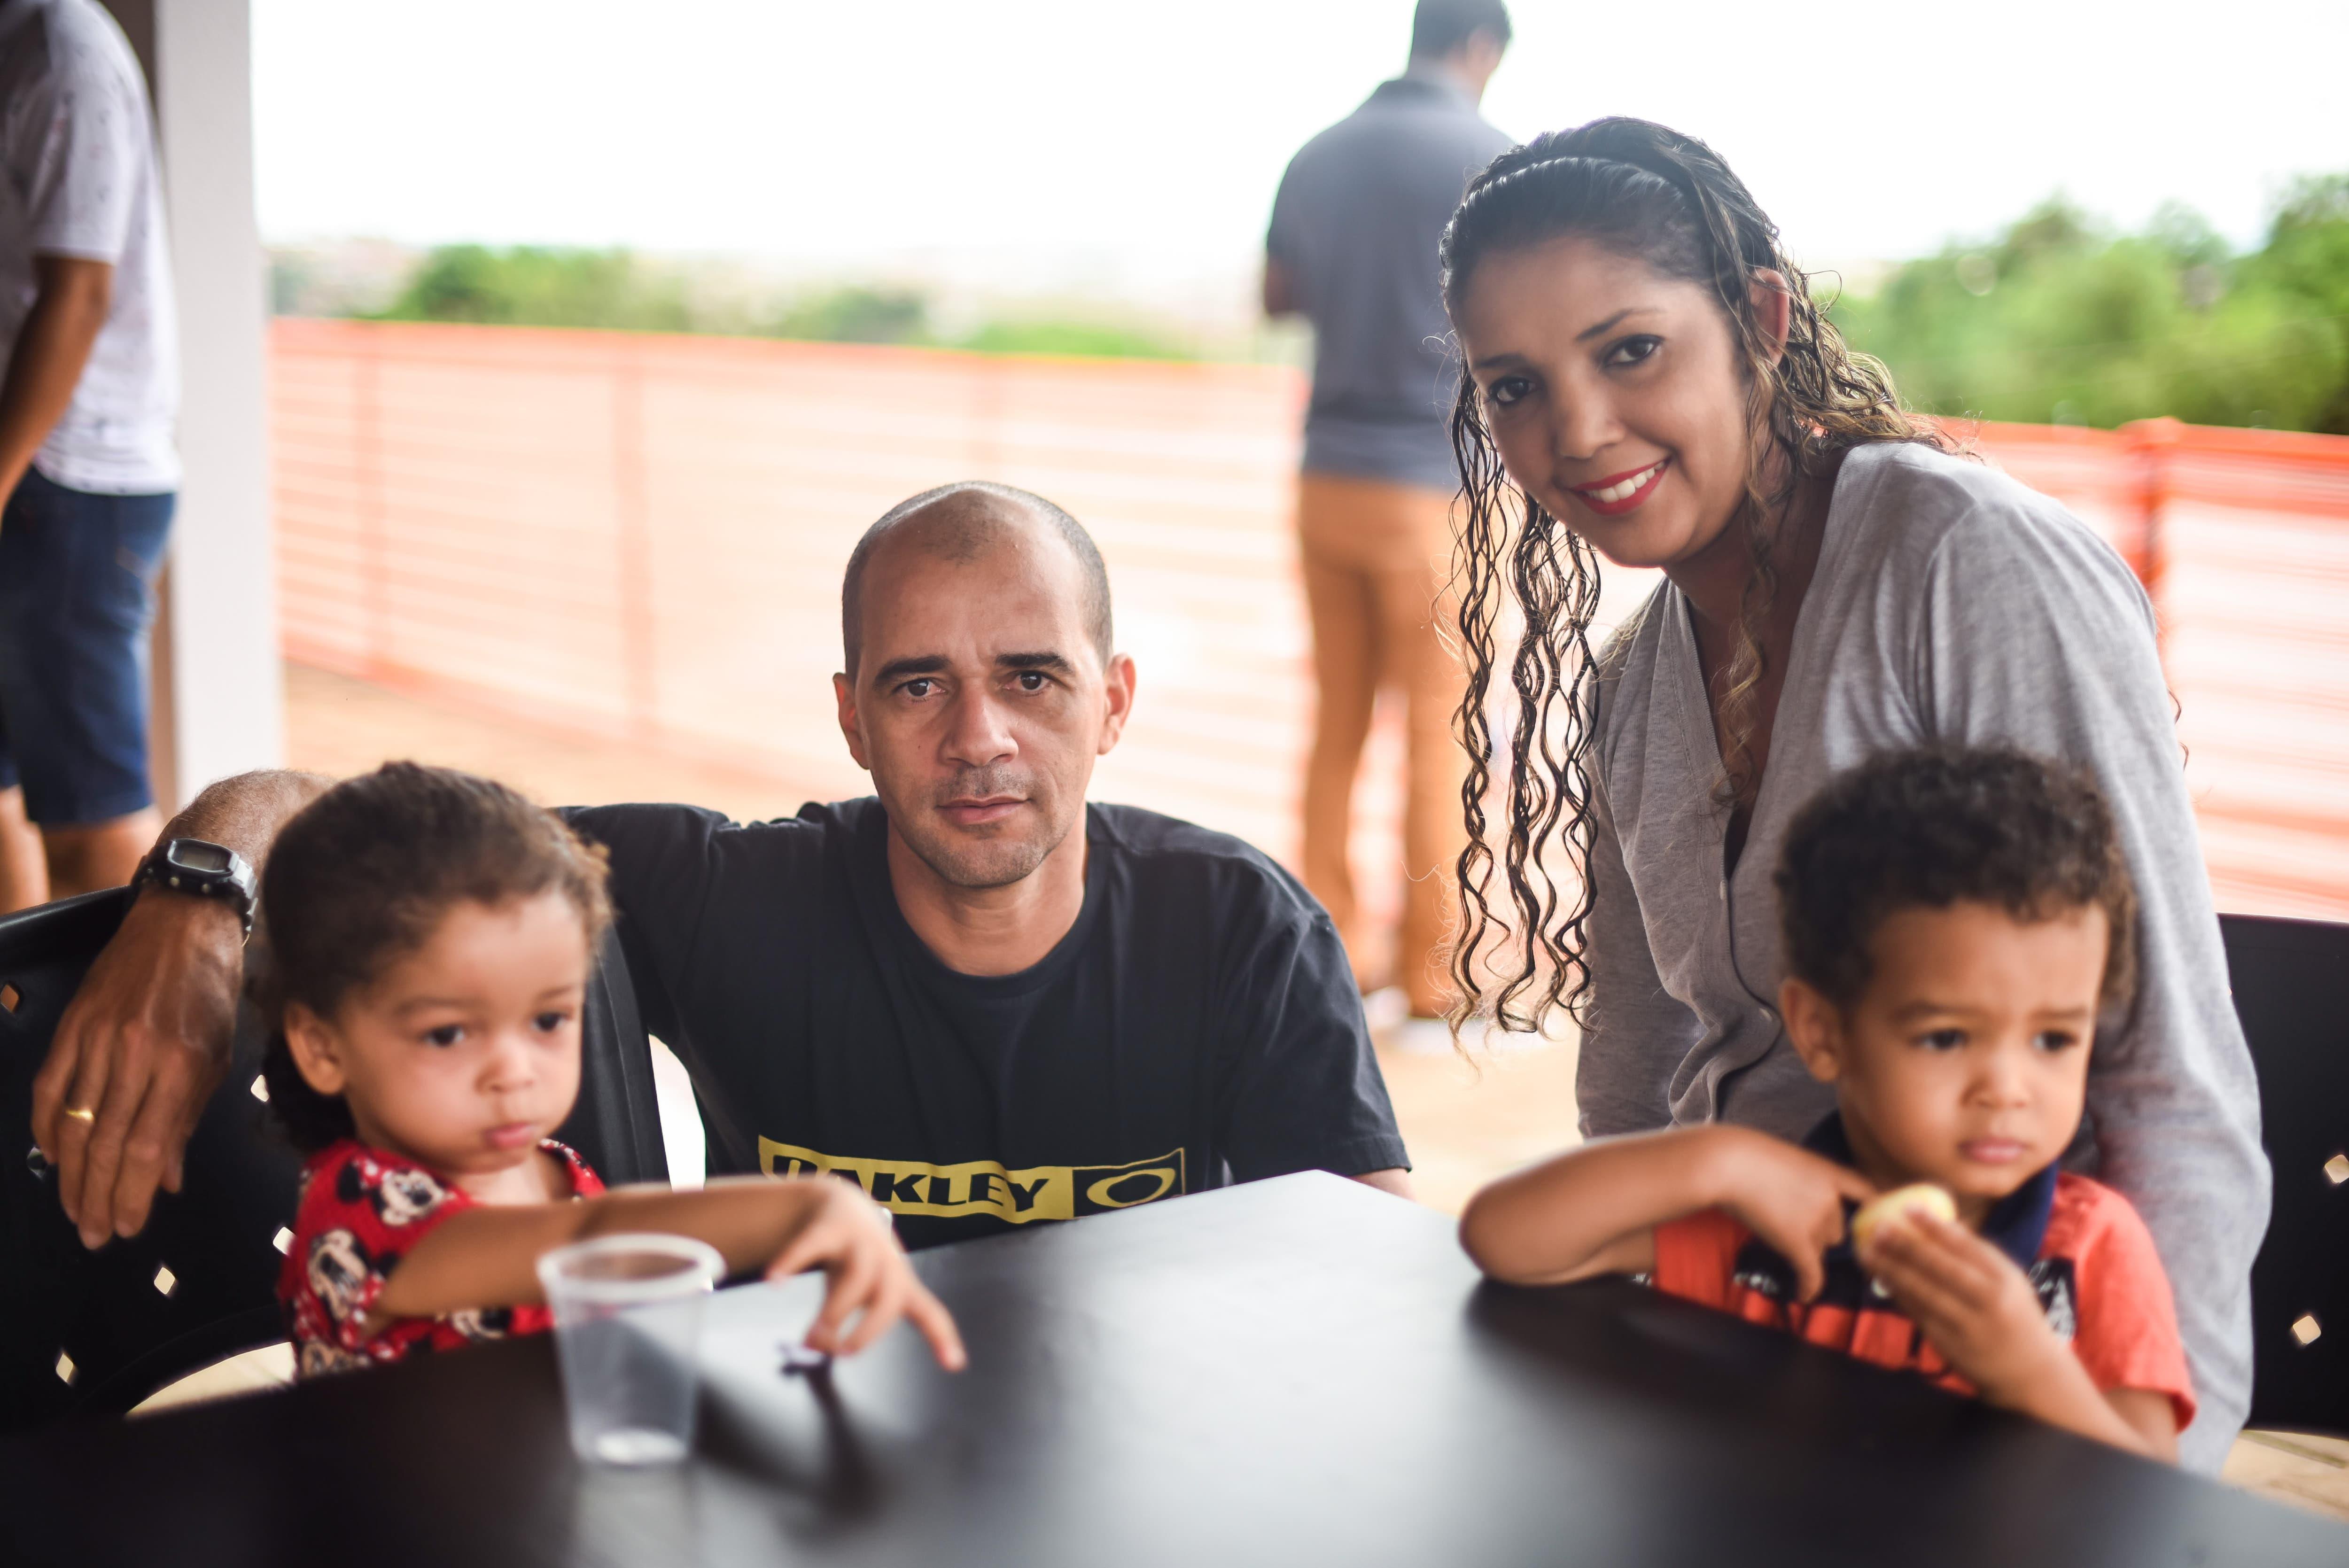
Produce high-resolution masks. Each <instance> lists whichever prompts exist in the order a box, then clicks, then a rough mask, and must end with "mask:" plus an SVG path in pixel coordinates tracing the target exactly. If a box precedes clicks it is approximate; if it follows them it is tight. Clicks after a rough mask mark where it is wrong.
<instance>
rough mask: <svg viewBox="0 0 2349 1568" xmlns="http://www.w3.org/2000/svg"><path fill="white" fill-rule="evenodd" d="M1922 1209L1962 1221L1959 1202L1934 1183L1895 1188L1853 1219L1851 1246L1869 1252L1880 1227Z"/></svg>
mask: <svg viewBox="0 0 2349 1568" xmlns="http://www.w3.org/2000/svg"><path fill="white" fill-rule="evenodd" d="M1918 1209H1922V1210H1924V1211H1926V1212H1928V1213H1930V1214H1932V1215H1934V1216H1935V1217H1936V1218H1939V1219H1943V1220H1951V1221H1954V1220H1955V1219H1956V1218H1957V1217H1958V1205H1957V1201H1956V1200H1955V1199H1953V1198H1951V1196H1950V1194H1949V1191H1948V1190H1947V1189H1945V1188H1941V1187H1936V1186H1934V1185H1933V1184H1932V1183H1931V1182H1930V1181H1915V1182H1911V1183H1910V1184H1909V1185H1908V1186H1906V1187H1895V1188H1894V1189H1892V1191H1889V1192H1879V1193H1878V1194H1877V1195H1876V1196H1875V1197H1873V1198H1870V1199H1869V1200H1868V1202H1865V1203H1863V1204H1861V1205H1860V1207H1859V1212H1858V1213H1857V1214H1854V1215H1853V1216H1852V1217H1851V1244H1852V1249H1853V1250H1854V1251H1855V1252H1862V1253H1864V1252H1866V1251H1867V1250H1868V1238H1869V1237H1870V1236H1873V1235H1874V1234H1876V1227H1877V1226H1878V1225H1880V1224H1882V1223H1884V1222H1885V1221H1887V1220H1889V1219H1891V1218H1893V1217H1894V1216H1895V1215H1899V1214H1906V1213H1909V1212H1911V1211H1913V1210H1918Z"/></svg>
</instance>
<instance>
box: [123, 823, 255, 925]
mask: <svg viewBox="0 0 2349 1568" xmlns="http://www.w3.org/2000/svg"><path fill="white" fill-rule="evenodd" d="M148 887H160V888H164V889H167V890H169V891H170V892H183V893H188V894H190V895H191V896H193V897H196V898H209V899H214V900H217V901H218V902H220V903H224V904H227V905H228V906H229V907H230V908H231V909H233V910H234V911H236V916H237V918H238V919H239V920H241V921H243V923H244V934H245V937H246V939H247V940H248V941H249V940H251V938H252V936H253V911H254V904H255V903H256V902H258V900H257V892H258V883H257V882H256V879H255V878H254V874H253V865H252V862H250V861H247V860H246V859H245V858H244V857H243V855H240V854H238V853H237V852H236V851H234V850H232V849H230V848H229V847H228V846H227V845H225V844H212V843H206V842H205V841H203V840H202V839H167V840H165V841H163V842H162V843H160V844H158V845H156V846H155V850H154V852H153V853H151V854H150V855H149V856H148V857H147V858H146V859H145V860H143V861H140V862H139V874H138V875H136V876H134V877H132V878H131V879H130V891H131V892H132V893H133V894H136V893H137V892H140V890H141V889H143V888H148Z"/></svg>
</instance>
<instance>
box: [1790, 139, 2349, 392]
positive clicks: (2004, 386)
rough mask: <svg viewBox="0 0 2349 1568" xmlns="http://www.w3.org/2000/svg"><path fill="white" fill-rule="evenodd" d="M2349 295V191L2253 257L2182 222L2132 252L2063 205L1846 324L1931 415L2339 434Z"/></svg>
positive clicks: (2301, 205) (1914, 273)
mask: <svg viewBox="0 0 2349 1568" xmlns="http://www.w3.org/2000/svg"><path fill="white" fill-rule="evenodd" d="M2328 291H2329V292H2328ZM2344 295H2349V177H2343V178H2335V179H2333V180H2330V181H2306V182H2303V184H2302V186H2301V187H2299V188H2298V189H2296V191H2295V192H2294V193H2293V195H2292V197H2291V198H2290V199H2289V200H2288V201H2286V203H2285V205H2284V206H2283V208H2282V209H2281V210H2280V211H2279V213H2278V216H2277V219H2276V222H2275V224H2274V226H2273V228H2272V229H2271V233H2270V236H2269V239H2268V242H2267V243H2266V245H2265V246H2264V248H2263V249H2261V251H2259V252H2257V253H2253V254H2251V255H2249V256H2244V257H2233V256H2230V254H2229V252H2228V247H2227V245H2226V243H2225V242H2224V241H2223V240H2222V239H2221V238H2220V236H2219V235H2218V234H2217V233H2216V232H2214V231H2213V230H2212V229H2211V228H2210V226H2209V223H2208V222H2205V221H2203V219H2202V218H2201V217H2200V216H2199V214H2197V213H2195V212H2193V211H2189V210H2188V209H2186V208H2183V207H2179V206H2176V205H2172V206H2169V207H2166V208H2164V209H2163V210H2162V211H2160V212H2159V213H2158V214H2156V216H2155V218H2154V220H2153V222H2151V223H2150V224H2149V225H2148V226H2147V230H2146V232H2144V233H2142V234H2135V235H2127V234H2122V235H2116V234H2110V233H2106V232H2103V231H2101V230H2099V229H2098V228H2097V227H2096V226H2095V224H2093V223H2092V222H2089V221H2088V219H2087V218H2086V217H2085V215H2084V214H2083V213H2082V212H2081V211H2079V210H2078V209H2077V208H2076V207H2074V206H2072V205H2071V204H2070V203H2068V202H2066V201H2063V200H2061V199H2060V198H2059V199H2056V200H2053V201H2046V202H2043V203H2042V204H2041V205H2040V206H2038V207H2037V208H2034V209H2033V211H2030V212H2029V213H2027V214H2025V215H2024V216H2023V218H2022V219H2020V220H2019V221H2018V222H2015V223H2013V225H2011V226H2010V227H2009V228H2008V229H2007V230H2006V232H2004V233H2002V235H2000V236H1999V237H1998V239H1997V240H1996V241H1995V242H1992V243H1991V244H1988V245H1984V246H1980V247H1972V248H1969V247H1962V246H1951V247H1949V248H1947V249H1945V250H1943V251H1942V252H1941V253H1940V254H1938V255H1934V256H1929V257H1925V258H1922V259H1920V260H1918V261H1914V262H1910V263H1907V264H1905V265H1903V266H1901V267H1899V268H1898V269H1896V270H1895V271H1894V273H1892V274H1891V275H1890V276H1889V278H1887V279H1886V280H1885V282H1884V284H1883V286H1882V287H1881V288H1879V289H1878V291H1877V292H1876V293H1875V294H1872V295H1870V296H1868V297H1865V298H1862V297H1857V296H1849V297H1846V298H1843V299H1839V300H1837V302H1836V303H1835V304H1834V305H1833V307H1832V309H1831V311H1830V314H1831V315H1832V316H1833V317H1834V319H1835V320H1836V321H1837V324H1838V325H1840V326H1841V327H1842V328H1843V329H1844V332H1845V334H1846V335H1847V337H1849V339H1850V340H1851V342H1852V344H1853V346H1855V347H1857V348H1859V349H1861V350H1863V351H1865V352H1868V353H1871V354H1874V355H1876V356H1878V357H1880V358H1882V359H1883V360H1884V361H1885V362H1886V363H1887V364H1888V365H1889V366H1890V367H1891V369H1892V372H1893V375H1894V378H1895V380H1896V382H1897V383H1898V385H1899V387H1900V389H1901V392H1902V394H1903V395H1904V396H1905V397H1908V399H1909V401H1910V402H1911V403H1912V404H1913V405H1915V406H1916V407H1920V408H1921V409H1924V410H1926V411H1928V412H1930V413H1936V414H1943V415H1973V416H1978V417H1981V418H1991V419H2015V420H2023V421H2033V422H2044V421H2052V422H2054V423H2059V424H2088V425H2101V426H2111V425H2117V424H2120V423H2122V422H2123V421H2125V420H2128V419H2137V418H2147V417H2149V416H2153V415H2160V414H2168V415H2173V416H2175V417H2177V418H2182V419H2187V420H2190V421H2193V422H2196V423H2200V424H2234V425H2240V424H2259V425H2271V426H2277V427H2281V428H2298V429H2323V428H2344V417H2349V331H2344V324H2349V299H2344Z"/></svg>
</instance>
